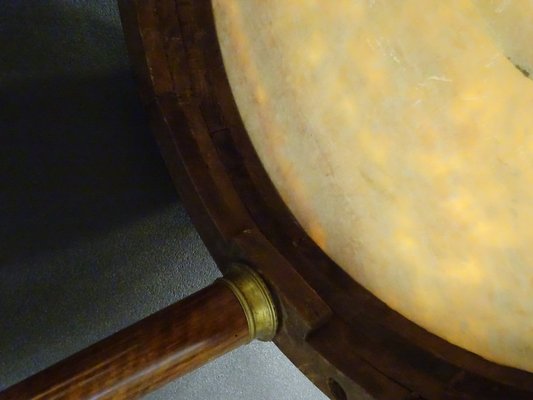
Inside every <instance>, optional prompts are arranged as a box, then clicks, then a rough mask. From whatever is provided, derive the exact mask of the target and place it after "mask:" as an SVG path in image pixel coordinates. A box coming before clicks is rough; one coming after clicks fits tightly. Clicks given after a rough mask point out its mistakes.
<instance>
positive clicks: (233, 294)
mask: <svg viewBox="0 0 533 400" xmlns="http://www.w3.org/2000/svg"><path fill="white" fill-rule="evenodd" d="M276 326H277V317H276V313H275V309H274V305H273V302H272V298H271V297H270V294H269V292H268V290H267V288H266V286H265V285H264V283H263V282H262V280H261V278H259V276H258V275H257V274H256V273H254V272H253V271H252V270H251V269H249V268H247V267H244V266H242V265H235V266H233V267H232V268H230V271H229V273H228V274H227V275H226V276H225V277H224V278H221V279H219V280H217V281H216V282H215V283H213V284H212V285H211V286H208V287H206V288H205V289H202V290H200V291H199V292H197V293H195V294H193V295H191V296H189V297H187V298H185V299H184V300H181V301H179V302H178V303H176V304H173V305H171V306H169V307H167V308H165V309H163V310H161V311H159V312H156V313H155V314H153V315H151V316H149V317H147V318H145V319H143V320H141V321H139V322H137V323H136V324H134V325H132V326H129V327H127V328H125V329H123V330H121V331H119V332H117V333H115V334H114V335H111V336H109V337H108V338H106V339H104V340H102V341H100V342H98V343H96V344H94V345H92V346H90V347H88V348H86V349H84V350H82V351H80V352H78V353H76V354H74V355H72V356H70V357H69V358H67V359H65V360H63V361H61V362H59V363H57V364H55V365H53V366H51V367H49V368H47V369H45V370H44V371H41V372H39V373H37V374H35V375H33V376H31V377H29V378H27V379H25V380H23V381H21V382H19V383H17V384H15V385H14V386H12V387H10V388H8V389H6V390H5V391H3V392H1V393H0V400H8V399H9V400H15V399H16V400H21V399H47V400H49V399H89V398H90V399H132V398H136V397H139V396H141V395H143V394H146V393H148V392H150V391H152V390H154V389H156V388H158V387H160V386H162V385H164V384H165V383H167V382H169V381H170V380H172V379H175V378H177V377H179V376H182V375H184V374H186V373H187V372H190V371H192V370H194V369H196V368H198V367H200V366H201V365H203V364H205V363H207V362H208V361H210V360H212V359H214V358H216V357H218V356H220V355H222V354H224V353H226V352H228V351H230V350H233V349H235V348H237V347H239V346H241V345H243V344H246V343H248V342H249V341H250V340H253V339H255V338H258V339H261V340H270V339H272V337H273V336H274V334H275V331H276Z"/></svg>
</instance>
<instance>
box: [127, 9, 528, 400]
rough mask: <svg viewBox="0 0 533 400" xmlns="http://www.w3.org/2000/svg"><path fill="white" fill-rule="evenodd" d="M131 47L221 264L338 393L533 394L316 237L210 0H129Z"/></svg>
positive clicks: (157, 122)
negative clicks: (244, 106)
mask: <svg viewBox="0 0 533 400" xmlns="http://www.w3.org/2000/svg"><path fill="white" fill-rule="evenodd" d="M120 4H121V14H122V18H123V24H124V29H125V32H126V39H127V44H128V49H129V52H130V55H131V58H132V62H133V64H134V67H135V70H136V74H137V77H138V78H139V82H140V85H141V93H142V98H143V102H144V104H145V106H146V109H147V110H148V113H149V115H150V119H151V123H152V126H153V129H154V132H155V134H156V136H157V139H158V141H159V144H160V147H161V151H162V153H163V155H164V157H165V160H166V163H167V166H168V169H169V171H170V173H171V175H172V177H173V179H174V182H175V185H176V188H177V190H178V191H179V193H180V196H181V198H182V200H183V201H184V203H185V205H186V206H187V208H188V211H189V213H190V215H191V218H192V220H193V222H194V223H195V225H196V227H197V229H198V231H199V233H200V235H201V237H202V239H203V240H204V242H205V243H206V245H207V247H208V249H209V251H210V252H211V254H212V255H213V257H214V259H215V260H216V261H217V264H218V265H219V266H220V268H221V269H222V270H224V266H225V265H228V264H229V263H231V262H234V261H237V260H239V261H242V262H245V263H246V264H248V265H251V266H252V267H254V268H255V269H256V270H258V271H259V272H260V273H261V275H262V276H263V277H264V278H265V280H266V281H267V283H268V284H269V287H270V288H271V290H272V291H273V293H274V294H275V297H276V299H277V300H278V302H279V304H278V305H279V309H280V312H281V326H280V330H279V331H278V334H277V336H276V338H275V339H274V341H275V343H276V344H277V345H278V346H279V347H280V348H281V350H282V351H283V352H284V353H285V354H286V355H287V356H288V357H289V358H290V359H291V361H292V362H293V363H294V364H295V365H297V366H298V367H299V368H300V369H301V370H302V371H303V372H304V373H305V374H306V375H307V376H308V377H309V378H310V379H311V380H312V381H313V382H314V383H315V384H316V385H317V386H318V387H319V388H320V389H322V390H323V391H324V393H326V394H327V395H329V396H330V397H331V398H333V399H349V400H355V399H383V400H405V399H472V400H479V399H495V400H496V399H498V400H500V399H524V400H526V399H527V400H529V399H531V398H533V397H532V396H533V375H532V374H530V373H527V372H525V371H521V370H517V369H514V368H509V367H505V366H502V365H498V364H495V363H492V362H489V361H487V360H484V359H482V358H481V357H479V356H477V355H475V354H473V353H470V352H468V351H466V350H464V349H461V348H459V347H457V346H453V345H451V344H450V343H448V342H446V341H445V340H443V339H442V338H439V337H437V336H435V335H433V334H431V333H429V332H427V331H426V330H424V329H422V328H421V327H419V326H417V325H416V324H414V323H413V322H411V321H409V320H408V319H406V318H404V317H402V316H401V315H400V314H398V313H397V312H395V311H394V310H392V309H390V308H389V307H387V306H386V305H385V304H384V303H383V302H381V301H380V300H379V299H378V298H376V297H375V296H373V295H372V294H371V293H369V292H368V291H367V290H365V289H364V288H363V287H361V286H360V285H358V284H357V282H355V281H353V280H352V279H350V277H349V276H347V274H345V273H344V272H343V271H342V270H341V269H340V268H339V267H338V266H337V265H336V264H335V263H333V262H332V261H331V259H329V258H328V257H327V256H326V255H325V254H324V253H323V252H322V251H321V250H320V248H318V246H317V245H316V244H315V243H314V242H313V241H312V240H310V238H309V237H308V236H307V235H306V234H305V232H304V231H303V229H302V228H301V226H300V225H299V224H298V223H297V222H296V220H295V219H294V217H293V216H292V214H291V213H290V212H289V210H288V209H287V207H286V205H285V204H284V203H283V201H282V200H281V198H280V197H279V195H278V193H277V191H276V190H275V188H274V186H273V185H272V182H271V181H270V179H269V177H268V175H267V174H266V172H265V170H264V168H263V167H262V165H261V163H260V162H259V159H258V157H257V154H256V153H255V150H254V148H253V146H252V145H251V143H250V140H249V137H248V135H247V132H246V129H245V128H244V125H243V123H242V120H241V119H240V114H239V111H238V109H237V106H236V104H235V101H234V99H233V95H232V91H231V88H230V86H229V83H228V80H227V77H226V73H225V70H224V65H223V62H222V57H221V54H220V49H219V46H218V41H217V36H216V32H215V29H214V21H213V14H212V9H211V2H210V1H209V0H182V1H175V0H142V1H141V0H138V1H132V0H123V1H121V2H120Z"/></svg>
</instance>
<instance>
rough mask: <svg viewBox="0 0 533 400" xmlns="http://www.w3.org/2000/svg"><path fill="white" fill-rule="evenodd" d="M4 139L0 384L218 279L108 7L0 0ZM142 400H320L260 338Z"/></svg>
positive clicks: (0, 161)
mask: <svg viewBox="0 0 533 400" xmlns="http://www.w3.org/2000/svg"><path fill="white" fill-rule="evenodd" d="M0 138H1V142H0V389H1V388H5V387H6V386H9V385H11V384H13V383H15V382H16V381H18V380H20V379H22V378H24V377H25V376H27V375H29V374H32V373H34V372H37V371H38V370H40V369H42V368H44V367H46V366H48V365H50V364H51V363H53V362H55V361H58V360H60V359H62V358H64V357H65V356H67V355H69V354H71V353H73V352H75V351H77V350H79V349H81V348H83V347H85V346H87V345H89V344H91V343H92V342H94V341H96V340H98V339H101V338H103V337H105V336H107V335H109V334H111V333H113V332H115V331H116V330H118V329H120V328H122V327H125V326H126V325H128V324H130V323H132V322H134V321H137V320H138V319H140V318H142V317H144V316H146V315H148V314H150V313H152V312H154V311H156V310H158V309H160V308H162V307H164V306H166V305H168V304H170V303H172V302H174V301H176V300H178V299H180V298H182V297H184V296H186V295H187V294H189V293H192V292H194V291H195V290H197V289H199V288H201V287H203V286H205V285H207V284H208V283H210V282H211V281H212V280H213V279H214V278H215V277H216V276H217V274H218V272H217V270H216V268H215V266H214V264H213V261H212V260H211V259H210V257H209V255H208V253H207V251H206V249H205V248H204V246H203V244H202V243H201V241H200V239H199V238H198V236H197V234H196V232H195V231H194V228H193V227H192V226H191V224H190V222H189V220H188V217H187V215H186V213H185V211H184V210H183V208H182V206H181V204H180V202H179V200H178V199H177V197H176V195H175V192H174V189H173V187H172V185H171V183H170V181H169V178H168V176H167V174H166V171H165V168H164V166H163V164H162V161H161V158H160V156H159V153H158V151H157V148H156V146H155V144H154V141H153V139H152V137H151V135H150V133H149V131H148V129H147V123H146V121H145V119H144V114H143V112H142V109H141V107H140V105H139V104H138V100H137V97H136V89H135V84H134V82H133V81H132V79H131V74H130V71H129V66H128V62H127V57H126V54H125V49H124V44H123V39H122V32H121V29H120V23H119V19H118V14H117V10H116V5H115V3H114V2H112V1H104V0H100V1H75V0H70V1H67V0H62V1H61V0H55V1H51V0H48V1H46V0H42V1H28V0H24V1H22V0H19V1H16V0H2V1H1V2H0ZM148 398H150V399H186V400H200V399H201V400H224V399H228V400H229V399H232V400H249V399H257V400H271V399H272V400H278V399H279V400H284V399H295V400H299V399H302V400H315V399H317V400H318V399H325V397H324V396H323V395H322V394H321V393H320V392H319V391H318V390H317V389H315V388H314V387H313V386H312V384H311V383H310V382H309V381H308V380H307V379H306V378H305V377H304V376H303V375H302V374H301V373H300V372H299V371H298V370H297V369H296V368H295V367H293V366H292V364H290V362H289V361H288V360H287V359H286V358H285V357H284V356H283V355H282V354H281V353H280V352H279V351H278V350H277V348H276V347H275V346H273V345H271V344H264V343H254V344H251V345H249V346H247V347H244V348H241V349H239V350H237V351H235V352H234V353H231V354H229V355H227V356H225V357H223V358H221V359H219V360H217V361H215V362H213V363H212V364H210V365H208V366H206V367H204V368H202V369H200V370H198V371H196V372H194V373H192V374H190V375H188V376H186V377H184V378H182V379H180V380H178V381H176V382H174V383H171V384H169V385H167V386H166V387H164V388H162V389H161V390H159V391H157V392H155V393H153V394H152V395H150V396H148Z"/></svg>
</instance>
